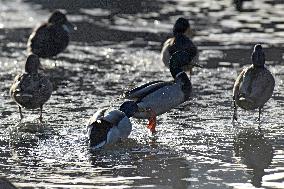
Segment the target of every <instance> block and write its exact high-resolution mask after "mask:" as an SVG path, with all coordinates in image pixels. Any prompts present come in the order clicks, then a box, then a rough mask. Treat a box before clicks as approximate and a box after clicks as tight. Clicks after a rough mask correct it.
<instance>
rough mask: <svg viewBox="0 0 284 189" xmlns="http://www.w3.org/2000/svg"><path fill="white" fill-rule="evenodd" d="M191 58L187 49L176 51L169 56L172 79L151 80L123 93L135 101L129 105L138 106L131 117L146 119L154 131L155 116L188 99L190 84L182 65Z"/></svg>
mask: <svg viewBox="0 0 284 189" xmlns="http://www.w3.org/2000/svg"><path fill="white" fill-rule="evenodd" d="M192 58H193V57H192V55H191V54H190V53H189V52H188V51H177V52H176V53H174V54H173V55H172V56H171V58H170V72H171V74H172V77H173V78H174V81H170V82H165V81H153V82H150V83H146V84H144V85H142V86H140V87H137V88H134V89H132V90H130V91H128V92H126V93H125V95H124V96H125V98H126V99H129V100H133V101H134V102H135V103H132V104H129V105H134V104H136V105H137V106H138V109H137V111H136V112H134V114H133V117H134V118H140V119H148V120H149V123H148V126H147V127H148V128H149V129H150V131H151V132H152V133H155V132H156V130H155V128H156V116H158V115H161V114H163V113H165V112H167V111H169V110H171V109H172V108H174V107H177V106H178V105H180V104H181V103H183V102H185V101H186V100H188V99H189V97H190V95H191V91H192V86H191V82H190V79H189V78H188V76H187V74H186V73H185V72H184V71H183V70H182V67H183V66H184V65H187V64H189V62H190V61H191V60H192ZM129 109H130V107H129ZM132 109H134V108H132Z"/></svg>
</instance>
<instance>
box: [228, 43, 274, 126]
mask: <svg viewBox="0 0 284 189" xmlns="http://www.w3.org/2000/svg"><path fill="white" fill-rule="evenodd" d="M251 60H252V65H251V66H249V67H247V68H244V69H243V71H242V72H241V73H240V75H239V76H238V77H237V79H236V82H235V84H234V89H233V101H234V115H233V120H237V118H238V117H237V107H238V106H239V107H241V108H243V109H245V110H254V109H257V108H258V112H259V114H258V121H260V115H261V109H262V108H263V106H264V104H265V103H266V102H267V101H268V100H269V99H270V98H271V96H272V93H273V90H274V86H275V80H274V77H273V75H272V74H271V72H270V71H269V70H268V69H267V68H266V67H265V55H264V52H263V49H262V46H261V45H260V44H257V45H255V46H254V50H253V52H252V55H251Z"/></svg>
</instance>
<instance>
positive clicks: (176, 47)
mask: <svg viewBox="0 0 284 189" xmlns="http://www.w3.org/2000/svg"><path fill="white" fill-rule="evenodd" d="M173 35H174V37H172V38H169V39H167V40H166V41H165V42H164V44H163V48H162V51H161V59H162V61H163V63H164V64H165V66H166V67H169V60H170V57H171V56H172V55H173V54H174V53H175V52H177V51H188V52H189V53H190V54H191V55H192V60H191V62H190V64H188V65H185V66H183V70H184V71H189V72H190V75H191V74H192V66H193V65H195V66H196V65H197V64H196V63H197V61H198V50H197V47H196V46H195V45H194V43H193V42H192V41H191V39H190V37H191V35H192V31H191V28H190V24H189V22H188V20H187V19H185V18H182V17H181V18H178V19H177V20H176V22H175V24H174V27H173ZM199 67H200V66H199Z"/></svg>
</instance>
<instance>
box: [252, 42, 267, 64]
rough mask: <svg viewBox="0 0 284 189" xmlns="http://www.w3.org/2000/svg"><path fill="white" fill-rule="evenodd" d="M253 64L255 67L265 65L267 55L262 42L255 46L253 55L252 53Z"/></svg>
mask: <svg viewBox="0 0 284 189" xmlns="http://www.w3.org/2000/svg"><path fill="white" fill-rule="evenodd" d="M251 60H252V64H253V66H254V67H264V64H265V55H264V52H263V50H262V46H261V45H260V44H256V45H255V46H254V49H253V52H252V55H251Z"/></svg>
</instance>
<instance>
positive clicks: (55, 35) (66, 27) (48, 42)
mask: <svg viewBox="0 0 284 189" xmlns="http://www.w3.org/2000/svg"><path fill="white" fill-rule="evenodd" d="M72 30H76V27H74V26H73V25H72V24H71V23H70V22H69V21H68V20H67V18H66V15H65V14H63V13H62V12H60V11H58V10H56V11H54V12H53V13H52V14H51V16H50V17H49V19H48V21H47V22H45V23H43V24H41V25H40V26H39V27H38V28H36V29H34V31H33V32H32V34H31V35H30V37H29V40H28V44H27V46H28V52H29V53H33V54H36V55H38V56H39V57H41V58H49V57H53V56H56V55H57V54H59V53H61V52H62V51H63V50H65V48H66V47H67V46H68V43H69V33H70V32H71V31H72Z"/></svg>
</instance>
